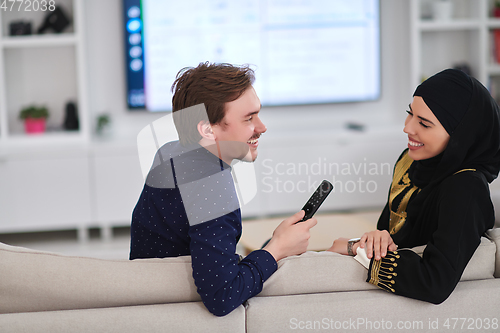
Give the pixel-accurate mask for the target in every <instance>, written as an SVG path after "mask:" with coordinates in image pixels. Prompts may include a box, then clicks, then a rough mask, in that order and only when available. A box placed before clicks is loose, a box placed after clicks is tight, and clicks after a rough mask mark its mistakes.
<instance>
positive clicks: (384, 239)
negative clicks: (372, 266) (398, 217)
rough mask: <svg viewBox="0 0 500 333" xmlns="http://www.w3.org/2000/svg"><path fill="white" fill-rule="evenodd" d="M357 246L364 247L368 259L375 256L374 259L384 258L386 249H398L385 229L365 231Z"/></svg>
mask: <svg viewBox="0 0 500 333" xmlns="http://www.w3.org/2000/svg"><path fill="white" fill-rule="evenodd" d="M359 247H361V248H365V247H366V256H367V257H368V259H371V258H372V257H375V260H380V259H382V258H384V257H385V256H386V254H387V250H389V251H396V250H397V249H398V246H397V245H396V243H394V241H393V240H392V237H391V235H390V234H389V232H388V231H387V230H374V231H370V232H365V233H364V235H363V236H362V237H361V240H360V241H359Z"/></svg>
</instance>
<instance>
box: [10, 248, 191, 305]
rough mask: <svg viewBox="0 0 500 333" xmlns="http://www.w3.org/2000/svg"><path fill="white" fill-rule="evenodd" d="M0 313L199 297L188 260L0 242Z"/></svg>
mask: <svg viewBox="0 0 500 333" xmlns="http://www.w3.org/2000/svg"><path fill="white" fill-rule="evenodd" d="M0 267H1V270H0V295H1V297H0V313H9V312H29V311H45V310H68V309H83V308H97V307H100V308H104V307H116V306H129V305H142V304H159V303H175V302H189V301H199V300H200V297H199V295H198V293H197V292H196V287H195V285H194V281H193V278H192V276H191V274H192V269H191V258H190V257H178V258H165V259H140V260H134V261H129V260H102V259H95V258H84V257H71V256H64V255H58V254H54V253H48V252H42V251H34V250H29V249H25V248H21V247H14V246H9V245H5V244H1V243H0Z"/></svg>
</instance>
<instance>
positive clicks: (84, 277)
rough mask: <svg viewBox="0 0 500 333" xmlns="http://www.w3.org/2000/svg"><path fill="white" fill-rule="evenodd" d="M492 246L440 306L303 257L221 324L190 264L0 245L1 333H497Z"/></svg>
mask: <svg viewBox="0 0 500 333" xmlns="http://www.w3.org/2000/svg"><path fill="white" fill-rule="evenodd" d="M488 237H489V238H488V239H487V238H483V240H482V243H481V245H480V246H479V248H478V250H477V251H476V253H475V254H474V257H473V259H472V260H471V262H470V263H469V265H468V266H467V269H466V271H465V273H464V275H463V277H462V280H461V282H460V283H459V284H458V286H457V288H456V290H455V291H454V292H453V294H452V295H451V296H450V297H449V298H448V299H447V300H446V301H445V302H444V303H442V304H440V305H432V304H429V303H425V302H421V301H417V300H412V299H408V298H404V297H400V296H395V295H392V294H389V293H387V292H385V291H382V290H379V289H377V288H376V287H374V286H372V285H370V284H368V283H366V282H365V278H366V270H365V268H363V267H362V266H361V265H360V264H359V263H358V262H356V261H355V260H354V259H353V258H352V257H348V256H341V255H338V254H334V253H330V252H307V253H305V254H303V255H301V256H296V257H290V258H286V259H284V260H281V261H280V262H279V269H278V271H277V272H276V273H275V274H274V275H273V276H272V277H271V278H270V279H269V280H268V281H267V282H266V283H265V285H264V289H263V291H262V292H261V293H260V294H259V295H258V296H257V297H254V298H252V299H250V300H249V301H248V302H247V303H246V304H245V305H244V306H243V305H242V306H240V307H239V308H237V309H236V310H235V311H233V312H232V313H230V314H229V315H227V316H225V317H215V316H213V315H212V314H210V313H209V312H208V311H207V310H206V309H205V307H204V306H203V304H202V303H201V301H200V297H199V296H198V294H197V292H196V288H195V286H194V283H193V279H192V277H191V266H190V258H189V257H180V258H168V259H143V260H136V261H127V260H123V261H114V260H101V259H94V258H83V257H69V256H63V255H58V254H53V253H47V252H40V251H33V250H29V249H25V248H19V247H12V246H8V245H4V244H0V313H1V314H0V332H44V333H45V332H51V333H55V332H64V333H67V332H92V333H95V332H120V333H124V332H134V333H135V332H218V333H219V332H232V333H234V332H288V331H337V332H370V331H386V330H390V331H392V332H398V331H401V332H426V331H432V332H440V331H443V332H444V331H446V332H457V331H468V332H469V331H470V329H471V327H472V328H475V329H476V331H483V332H495V331H498V330H500V328H499V326H498V325H500V323H499V321H500V278H499V277H500V249H499V248H500V229H494V230H491V231H490V232H489V233H488ZM414 250H416V251H417V252H418V251H421V250H422V248H419V249H414ZM462 318H463V319H462ZM495 323H496V324H495ZM495 325H496V326H495ZM480 326H481V329H477V328H479V327H480ZM486 327H489V328H486ZM495 328H496V329H495Z"/></svg>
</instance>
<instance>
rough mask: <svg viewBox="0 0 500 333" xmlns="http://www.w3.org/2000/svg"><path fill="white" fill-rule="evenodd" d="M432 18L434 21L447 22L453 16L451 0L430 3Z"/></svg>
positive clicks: (437, 0) (438, 0)
mask: <svg viewBox="0 0 500 333" xmlns="http://www.w3.org/2000/svg"><path fill="white" fill-rule="evenodd" d="M432 13H433V18H434V20H436V21H448V20H450V19H451V18H452V16H453V2H452V1H451V0H436V1H434V2H433V3H432Z"/></svg>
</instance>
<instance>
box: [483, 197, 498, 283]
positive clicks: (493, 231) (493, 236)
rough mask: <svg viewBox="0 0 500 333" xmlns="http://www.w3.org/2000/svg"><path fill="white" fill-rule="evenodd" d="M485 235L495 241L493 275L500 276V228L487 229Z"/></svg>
mask: <svg viewBox="0 0 500 333" xmlns="http://www.w3.org/2000/svg"><path fill="white" fill-rule="evenodd" d="M499 210H500V207H499ZM486 235H487V236H488V238H489V239H491V240H492V241H493V242H495V244H496V246H497V252H496V259H495V277H497V278H500V228H495V229H491V230H488V232H487V233H486Z"/></svg>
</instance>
